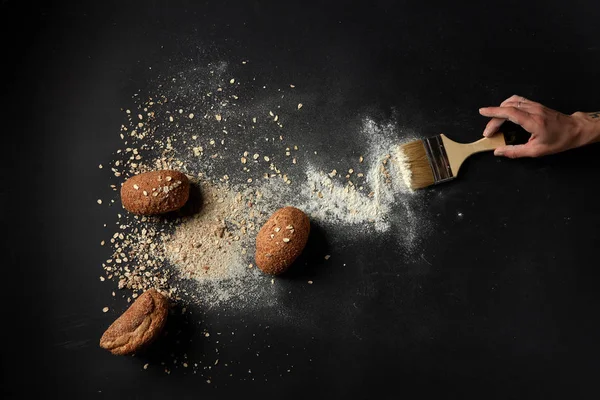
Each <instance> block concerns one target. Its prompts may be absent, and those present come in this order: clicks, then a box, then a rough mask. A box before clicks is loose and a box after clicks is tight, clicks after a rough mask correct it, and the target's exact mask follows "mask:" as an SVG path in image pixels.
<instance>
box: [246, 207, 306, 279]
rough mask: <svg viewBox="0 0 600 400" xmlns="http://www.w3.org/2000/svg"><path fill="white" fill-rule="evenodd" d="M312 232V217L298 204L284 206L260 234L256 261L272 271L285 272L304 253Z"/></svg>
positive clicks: (270, 272)
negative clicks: (297, 205) (297, 206)
mask: <svg viewBox="0 0 600 400" xmlns="http://www.w3.org/2000/svg"><path fill="white" fill-rule="evenodd" d="M309 233H310V220H309V219H308V217H307V216H306V214H304V212H302V211H301V210H299V209H297V208H295V207H285V208H281V209H279V210H277V211H275V213H273V215H271V217H270V218H269V219H268V220H267V222H265V224H264V225H263V226H262V228H260V231H259V232H258V235H257V236H256V254H255V261H256V265H257V267H258V268H260V269H261V270H262V271H263V272H265V273H267V274H272V275H279V274H281V273H283V272H285V271H286V270H287V269H288V268H289V267H290V265H292V263H293V262H294V260H296V258H298V256H299V255H300V254H301V253H302V250H303V249H304V246H305V245H306V242H307V241H308V235H309Z"/></svg>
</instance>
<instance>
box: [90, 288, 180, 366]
mask: <svg viewBox="0 0 600 400" xmlns="http://www.w3.org/2000/svg"><path fill="white" fill-rule="evenodd" d="M168 314H169V303H168V300H167V299H166V298H165V297H164V296H163V295H162V294H160V293H159V292H158V291H157V290H156V289H150V290H148V291H146V292H144V293H143V294H142V295H141V296H140V297H138V298H137V300H136V301H135V302H134V303H133V304H132V305H131V307H129V308H128V309H127V310H126V311H125V312H124V313H123V315H121V316H120V317H119V318H117V320H116V321H115V322H113V323H112V325H111V326H109V327H108V329H107V330H106V332H104V335H102V338H101V339H100V347H102V348H103V349H106V350H108V351H110V352H111V353H113V354H115V355H126V354H133V353H136V352H138V351H139V350H141V349H143V348H144V347H146V346H147V345H149V344H150V343H152V342H153V341H154V340H155V339H156V338H157V337H158V335H159V334H160V332H161V331H162V329H163V328H164V326H165V323H166V321H167V315H168Z"/></svg>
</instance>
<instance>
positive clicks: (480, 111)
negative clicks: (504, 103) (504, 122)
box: [479, 107, 487, 114]
mask: <svg viewBox="0 0 600 400" xmlns="http://www.w3.org/2000/svg"><path fill="white" fill-rule="evenodd" d="M486 109H487V108H486V107H482V108H480V109H479V114H483V112H484V111H485V110H486Z"/></svg>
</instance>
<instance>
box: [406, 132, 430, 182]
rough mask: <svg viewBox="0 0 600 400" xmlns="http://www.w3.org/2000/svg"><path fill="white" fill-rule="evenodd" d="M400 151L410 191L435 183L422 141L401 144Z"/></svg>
mask: <svg viewBox="0 0 600 400" xmlns="http://www.w3.org/2000/svg"><path fill="white" fill-rule="evenodd" d="M400 151H401V152H402V154H403V156H404V163H405V168H406V169H407V170H408V173H409V182H410V185H409V186H410V188H411V189H413V190H415V189H422V188H424V187H427V186H431V185H433V184H434V183H435V179H434V177H433V171H432V170H431V164H430V163H429V158H427V152H426V151H425V144H424V143H423V141H422V140H415V141H414V142H410V143H406V144H403V145H401V146H400Z"/></svg>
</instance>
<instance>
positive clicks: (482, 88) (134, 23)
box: [0, 0, 600, 398]
mask: <svg viewBox="0 0 600 400" xmlns="http://www.w3.org/2000/svg"><path fill="white" fill-rule="evenodd" d="M0 32H1V38H0V41H1V44H2V46H1V48H0V54H2V71H3V72H2V87H3V90H2V96H1V97H2V100H1V102H2V108H1V111H0V113H1V115H2V127H1V131H2V149H3V156H2V161H1V165H2V167H1V173H2V175H1V178H2V184H1V185H0V200H1V203H0V205H1V206H2V210H3V212H2V213H1V214H0V219H1V221H2V227H3V231H4V235H3V237H4V239H3V241H2V247H3V248H4V249H3V251H2V254H3V257H2V260H3V261H2V262H1V263H0V265H2V271H3V274H2V282H3V290H2V301H3V305H4V309H3V312H2V316H3V318H2V319H3V324H2V328H1V330H0V332H1V339H0V343H1V344H2V350H1V358H2V378H1V379H2V382H1V385H2V393H3V395H4V397H5V398H26V397H31V396H33V395H34V393H37V394H42V393H45V394H47V395H50V394H57V395H59V396H61V397H65V398H87V397H90V396H94V397H106V398H159V397H162V398H175V397H178V398H217V397H218V398H234V397H240V396H244V397H249V398H255V397H258V396H260V397H261V398H275V397H286V398H305V397H307V396H312V397H316V398H325V397H333V398H370V397H374V396H376V395H377V396H378V397H394V398H398V397H405V396H410V398H412V397H415V396H419V397H430V396H436V397H439V396H441V397H443V398H460V397H463V396H469V397H477V398H525V397H533V398H564V397H568V398H597V397H598V390H597V384H596V383H595V381H596V379H597V376H598V372H599V369H600V367H599V366H598V359H599V356H600V346H599V344H598V335H599V334H600V323H599V322H598V321H599V317H598V312H597V310H598V305H599V303H600V294H599V292H598V290H597V285H596V279H597V277H598V271H597V264H598V261H597V248H598V234H597V227H598V226H599V222H600V221H599V220H600V215H599V213H598V211H597V208H598V200H597V199H598V195H599V186H598V184H597V182H598V172H599V169H598V166H597V162H596V160H597V159H598V154H599V152H600V148H599V147H598V146H595V145H594V146H590V147H588V148H585V149H579V150H575V151H571V152H567V153H564V154H561V155H556V156H551V157H546V158H542V159H535V160H518V161H513V160H499V159H495V158H493V157H491V156H489V155H479V156H476V157H474V158H473V159H472V160H470V162H469V163H468V164H467V165H466V166H465V168H464V170H462V171H461V176H460V179H458V180H456V181H455V182H453V183H449V184H446V185H443V186H439V187H436V188H433V189H431V190H430V191H429V192H428V193H427V194H426V195H424V196H425V197H424V201H425V205H426V207H427V209H428V210H430V213H431V215H432V216H434V217H435V218H434V221H433V226H432V231H431V232H430V233H429V234H428V236H427V237H426V238H425V240H424V241H423V242H422V243H421V244H420V247H421V249H420V253H421V254H423V258H421V257H417V258H418V259H417V260H412V261H406V260H404V261H402V260H403V259H402V257H400V258H399V257H398V256H397V253H396V252H395V251H394V249H393V248H392V246H391V243H392V241H389V243H388V242H386V241H383V242H382V243H378V242H376V241H371V242H369V241H367V244H368V245H365V246H356V245H351V244H347V245H341V246H338V247H337V248H336V247H333V248H332V249H331V254H332V262H334V263H335V265H337V266H338V267H339V266H340V265H341V264H342V263H348V264H349V266H348V267H347V268H346V269H343V270H342V269H340V268H336V267H332V268H329V269H326V270H324V271H323V272H322V274H321V275H320V276H319V279H320V282H321V286H320V288H317V289H315V290H314V291H312V292H311V294H310V297H309V296H308V295H307V296H305V297H304V298H302V296H300V297H299V298H295V300H294V298H293V296H292V299H291V300H290V301H292V302H298V307H302V306H306V309H305V310H304V311H305V312H306V313H307V314H308V315H309V317H308V318H309V319H310V320H312V321H313V324H312V325H311V326H310V327H306V328H305V329H302V328H298V327H297V326H292V325H290V327H289V328H286V327H285V326H284V325H278V326H277V327H274V328H273V329H271V330H270V332H268V333H264V332H262V333H260V334H259V335H257V337H255V336H253V334H254V333H256V332H258V331H260V329H259V328H257V327H256V324H255V322H256V320H257V318H255V316H253V315H248V316H247V317H246V318H237V317H236V319H227V317H226V316H224V317H223V318H222V319H217V318H216V316H212V315H205V316H202V317H200V318H202V319H203V320H204V321H205V320H207V319H208V320H211V319H212V322H211V323H212V326H219V324H221V325H222V326H224V327H234V328H235V329H236V332H237V333H236V335H237V339H236V340H235V341H231V344H230V345H229V346H228V347H227V350H226V351H227V354H225V355H223V357H227V358H228V359H232V360H237V361H238V363H239V368H237V370H236V369H235V368H234V367H232V368H233V370H234V376H233V377H229V376H228V374H226V373H224V372H215V373H214V375H215V377H214V379H213V380H214V383H213V384H206V382H205V380H206V377H204V378H201V377H200V376H196V375H193V374H191V373H185V371H183V370H182V369H181V368H179V369H177V368H173V372H172V373H171V374H170V375H167V374H165V373H164V372H162V370H161V369H160V368H157V369H150V370H148V371H144V370H142V368H141V366H142V365H143V363H144V361H140V360H138V359H136V358H130V357H129V358H127V357H121V358H119V357H113V356H111V355H110V354H108V353H107V352H105V351H103V350H101V349H99V348H98V346H97V342H98V338H99V336H100V335H101V333H102V332H103V330H104V329H105V328H106V326H107V325H108V324H109V323H110V322H111V321H112V320H113V319H114V318H115V316H116V314H103V313H102V312H101V311H100V310H101V309H102V307H104V306H105V305H106V304H107V301H108V300H110V291H111V290H113V288H112V287H110V286H106V285H107V284H106V283H103V284H102V283H100V282H99V280H98V276H99V275H100V274H101V268H100V263H101V262H102V260H103V259H104V258H105V257H106V254H105V249H101V248H99V246H98V242H99V241H100V240H101V238H102V234H103V232H102V223H103V222H105V221H106V220H107V218H108V217H109V215H113V213H111V211H110V210H108V209H103V208H100V207H93V206H92V205H93V204H94V203H95V199H96V198H98V195H97V193H98V188H99V187H105V186H106V178H105V176H104V175H101V173H100V172H99V171H98V168H97V164H98V163H99V162H102V160H110V158H111V154H112V152H113V151H114V150H115V149H116V148H118V145H119V143H118V138H117V135H115V134H114V133H115V132H116V131H117V130H118V127H119V126H120V124H121V122H122V121H121V118H122V116H121V114H120V108H121V107H125V106H126V105H127V104H128V102H130V101H131V95H132V94H133V93H134V92H135V91H137V90H143V89H144V87H145V85H147V84H148V82H149V81H150V80H151V79H153V77H155V76H156V74H157V73H160V74H163V75H168V74H169V73H170V72H172V71H176V70H177V68H179V67H180V66H181V65H182V64H189V63H190V62H194V60H196V59H197V60H198V62H205V61H206V60H207V59H210V58H219V57H221V58H231V59H239V60H241V59H244V58H250V59H252V60H253V62H254V63H255V64H257V68H260V69H262V70H263V71H269V72H268V73H269V74H271V75H272V76H271V79H273V80H274V81H281V82H290V81H295V82H297V83H298V85H299V86H300V85H302V87H303V88H304V90H305V91H307V92H311V93H313V94H314V96H315V98H316V99H318V101H320V103H319V104H320V107H321V111H322V113H323V114H327V115H333V121H334V122H335V121H336V120H340V121H342V120H344V119H345V118H351V117H352V116H354V115H357V114H360V113H363V112H365V111H367V110H370V111H373V112H379V113H381V114H383V115H388V116H391V118H395V119H396V122H397V123H398V124H400V125H402V126H405V127H409V128H410V129H412V130H414V131H417V132H419V133H420V134H422V135H423V136H429V135H432V134H437V133H440V132H445V133H447V134H448V135H449V136H451V137H453V138H456V139H457V140H461V141H468V140H473V139H474V138H476V137H478V136H479V135H480V132H481V131H482V129H483V127H484V125H485V122H486V121H485V119H483V118H481V117H480V116H479V115H478V113H477V109H478V108H479V107H481V106H485V105H495V104H498V103H500V102H501V101H502V100H503V99H505V98H507V97H509V96H510V95H512V94H515V93H516V94H520V95H523V96H525V97H528V98H531V99H534V100H537V101H540V102H542V103H544V104H546V105H547V106H549V107H552V108H555V109H558V110H560V111H563V112H565V113H572V112H574V111H577V110H582V111H594V110H597V109H600V98H599V96H598V93H599V91H598V89H599V85H598V82H599V80H600V5H598V2H597V1H592V0H589V1H569V2H564V1H554V0H551V1H527V2H525V1H499V2H473V4H467V2H444V1H437V2H435V1H373V2H343V1H331V2H326V1H321V2H310V1H301V2H299V1H286V2H284V1H277V2H275V1H273V2H267V1H204V2H192V1H187V2H186V1H182V2H167V1H164V2H160V1H143V2H141V1H132V2H110V1H107V2H103V1H98V2H70V3H64V2H63V3H55V2H48V3H41V2H38V3H36V2H33V3H32V2H16V1H6V0H3V1H2V2H1V6H0ZM149 67H151V69H150V68H149ZM321 140H324V141H326V140H327V138H321ZM316 145H317V144H316V143H315V146H316ZM331 151H332V152H335V149H333V150H331ZM331 156H332V157H335V156H336V155H335V153H332V155H331ZM459 212H460V213H462V214H463V216H462V217H458V213H459ZM403 263H406V264H407V265H409V267H406V268H405V267H404V266H403V265H402V264H403ZM338 264H339V265H338ZM340 303H341V304H347V305H348V307H354V309H350V308H349V309H348V312H347V315H345V316H344V317H341V316H336V315H335V314H336V313H337V311H336V310H338V309H339V308H337V307H336V304H337V305H338V306H339V304H340ZM124 307H125V306H124V304H123V303H122V302H121V303H115V304H111V308H116V309H117V310H122V309H124ZM184 322H185V321H184ZM184 322H182V326H185V323H184ZM189 325H190V328H189V329H190V331H189V332H184V337H185V335H189V336H190V337H191V336H194V335H196V336H198V335H199V333H198V332H194V329H197V328H192V327H191V326H192V325H193V326H196V325H197V324H194V323H190V324H189ZM184 330H185V329H184ZM267 344H269V345H270V346H271V347H267ZM205 346H206V351H207V352H208V351H213V350H212V347H210V349H209V345H208V344H206V345H205ZM202 351H203V349H202V348H198V347H196V348H194V349H192V350H190V352H197V353H202ZM256 351H261V352H263V355H262V356H261V357H260V358H256V357H255V355H254V353H255V352H256ZM253 357H254V358H253ZM252 363H254V364H252ZM289 365H293V366H294V367H293V371H292V372H291V373H287V374H286V372H285V370H286V369H287V367H286V366H289ZM249 366H250V367H253V368H254V369H255V370H256V371H257V372H256V373H255V374H254V375H252V377H253V378H255V379H252V378H250V377H248V376H246V375H244V374H243V373H244V371H245V369H248V368H249ZM281 372H282V373H281ZM280 373H281V375H283V376H280ZM238 377H240V378H238ZM242 377H243V378H242ZM265 379H267V381H265Z"/></svg>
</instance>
